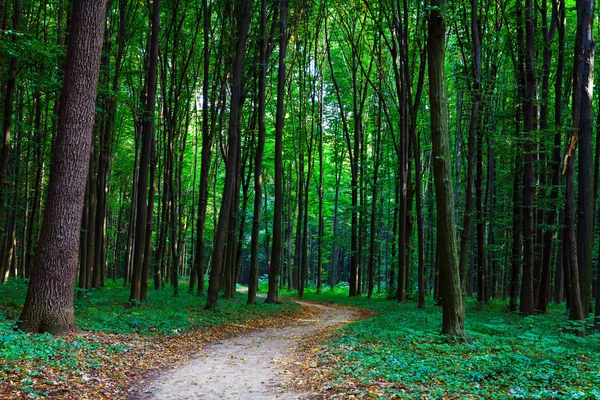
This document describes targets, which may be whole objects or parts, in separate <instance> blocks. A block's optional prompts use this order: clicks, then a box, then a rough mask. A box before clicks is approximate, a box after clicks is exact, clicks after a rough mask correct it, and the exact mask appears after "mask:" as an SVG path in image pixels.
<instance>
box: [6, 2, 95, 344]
mask: <svg viewBox="0 0 600 400" xmlns="http://www.w3.org/2000/svg"><path fill="white" fill-rule="evenodd" d="M105 9H106V2H105V1H95V0H75V1H74V2H73V11H72V15H71V32H70V38H69V46H68V49H67V63H66V68H65V78H64V89H63V95H62V99H61V107H60V112H59V120H58V121H59V122H58V131H59V134H58V136H57V138H56V142H55V144H54V153H53V155H52V166H51V171H50V183H49V187H48V197H47V200H46V211H45V215H44V222H43V224H42V231H41V234H40V241H39V245H38V250H37V253H36V260H35V265H34V269H33V271H32V276H31V282H30V284H29V289H28V291H27V298H26V300H25V305H24V307H23V313H22V314H21V317H20V318H19V322H18V326H19V328H20V329H21V330H23V331H26V332H50V333H52V334H65V333H67V332H69V331H73V330H77V329H78V328H77V322H76V321H75V313H74V310H73V285H74V283H75V275H76V271H77V250H78V247H79V233H80V232H79V229H80V226H81V216H82V211H83V203H84V195H85V182H86V178H87V173H88V171H87V170H88V161H89V154H90V148H91V144H92V126H93V122H94V114H95V102H96V87H97V84H98V71H99V67H100V53H101V49H102V34H103V31H104V17H105Z"/></svg>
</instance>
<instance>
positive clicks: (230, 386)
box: [130, 301, 358, 400]
mask: <svg viewBox="0 0 600 400" xmlns="http://www.w3.org/2000/svg"><path fill="white" fill-rule="evenodd" d="M298 303H300V304H302V305H303V306H304V307H312V308H316V309H317V310H315V311H316V313H314V314H315V315H314V316H312V317H309V318H305V319H300V320H296V321H294V322H292V323H291V324H289V325H285V326H280V327H272V328H265V329H260V330H251V331H246V332H243V333H241V334H240V335H238V336H235V337H232V338H228V339H226V340H222V341H220V342H217V343H213V344H211V345H209V346H207V347H206V348H205V349H203V350H202V351H201V352H200V353H199V354H198V356H197V358H195V359H194V360H192V361H191V362H189V363H187V364H186V365H183V366H181V367H178V368H175V369H172V370H169V371H165V372H163V373H161V374H160V375H158V376H155V377H154V378H153V379H151V380H149V381H147V382H140V385H139V387H143V391H140V392H137V393H135V394H133V395H132V396H131V397H130V398H131V399H140V400H141V399H161V400H168V399H177V400H184V399H206V400H220V399H228V400H233V399H243V400H262V399H285V400H291V399H302V398H305V397H309V396H310V393H291V392H287V391H286V389H285V386H286V384H287V383H288V382H289V381H291V379H292V378H293V377H294V374H293V373H292V372H290V371H288V370H287V369H286V367H287V365H288V364H289V363H292V362H294V361H296V358H297V356H296V355H295V354H294V351H293V350H294V348H296V347H298V346H299V345H300V344H301V343H302V342H303V340H305V339H307V338H309V337H310V336H311V335H315V334H318V333H320V332H322V331H324V330H326V329H330V328H334V327H338V326H342V325H345V324H348V323H350V322H353V321H354V320H356V319H357V318H358V312H356V311H353V310H349V309H344V308H337V307H330V306H326V305H322V304H313V303H305V302H301V301H298Z"/></svg>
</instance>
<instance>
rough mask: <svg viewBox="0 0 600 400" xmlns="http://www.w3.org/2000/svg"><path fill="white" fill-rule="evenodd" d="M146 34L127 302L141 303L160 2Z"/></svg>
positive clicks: (154, 10) (156, 1) (143, 296)
mask: <svg viewBox="0 0 600 400" xmlns="http://www.w3.org/2000/svg"><path fill="white" fill-rule="evenodd" d="M151 21H152V22H151V27H152V28H151V34H150V36H151V37H150V56H149V58H148V70H147V75H146V85H145V87H146V91H147V92H146V96H145V100H146V103H145V105H144V114H143V118H144V120H143V125H142V150H141V156H140V167H139V176H138V182H137V184H138V187H137V207H136V211H137V214H136V215H137V218H136V219H137V221H136V224H135V245H134V248H133V249H134V253H133V278H132V280H131V293H130V295H129V301H141V300H142V299H144V298H145V296H146V294H145V293H142V291H141V287H142V265H143V261H144V253H145V246H146V239H145V236H146V222H147V219H148V213H147V207H148V204H147V195H148V172H149V170H150V156H151V153H152V141H153V138H154V128H155V121H154V113H155V110H156V83H157V80H158V35H159V29H160V0H154V1H153V3H152V15H151Z"/></svg>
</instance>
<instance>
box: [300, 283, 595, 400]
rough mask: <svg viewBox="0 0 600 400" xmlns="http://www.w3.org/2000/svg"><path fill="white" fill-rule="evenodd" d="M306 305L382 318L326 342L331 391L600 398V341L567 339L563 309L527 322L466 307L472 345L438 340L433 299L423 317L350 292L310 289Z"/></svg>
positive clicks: (496, 305) (500, 309)
mask: <svg viewBox="0 0 600 400" xmlns="http://www.w3.org/2000/svg"><path fill="white" fill-rule="evenodd" d="M288 295H290V294H288ZM304 299H306V300H316V301H327V302H335V303H338V304H343V305H350V306H356V307H363V308H367V309H370V310H373V311H375V312H376V313H377V315H376V316H375V317H373V318H370V319H366V320H363V321H359V322H357V323H354V324H352V325H349V326H347V327H345V328H343V329H342V330H341V331H340V332H339V334H338V335H336V336H335V337H334V338H333V339H331V340H329V341H328V342H327V350H326V352H325V353H324V354H322V355H321V357H322V358H323V361H326V360H328V361H329V362H333V363H334V366H333V368H332V371H333V375H334V380H333V382H331V384H332V385H336V384H340V383H342V381H343V380H345V379H351V380H353V381H355V382H358V383H361V384H365V385H368V384H370V383H373V382H375V381H376V380H378V379H383V380H384V381H386V382H391V383H394V384H395V385H390V387H388V389H387V391H386V395H385V396H384V398H387V397H391V396H394V395H396V396H399V397H408V398H414V397H427V398H442V397H451V398H465V397H466V396H474V397H478V398H486V399H488V398H496V399H502V398H544V399H546V398H564V399H572V398H600V335H598V334H590V335H588V336H587V337H586V338H579V337H577V336H575V335H574V334H572V333H569V330H568V329H567V328H568V327H569V323H568V321H567V317H566V315H565V311H564V305H559V306H552V307H551V308H550V310H549V312H548V314H547V315H537V316H530V317H526V318H523V317H521V316H519V315H518V314H510V313H508V312H507V311H506V310H507V304H506V303H503V302H491V303H490V304H488V305H486V306H484V307H481V306H479V305H477V303H475V302H473V301H471V300H469V301H468V303H467V310H466V323H465V325H466V326H465V328H466V331H467V334H468V337H469V339H470V340H469V341H467V342H464V343H457V342H452V341H450V340H449V339H448V338H447V337H445V336H443V335H441V334H440V332H441V307H438V306H435V305H433V302H432V301H431V299H429V301H428V302H427V305H426V307H425V309H424V310H419V309H417V308H416V303H413V302H407V303H404V304H399V303H397V302H395V301H389V300H386V299H385V298H383V297H379V298H374V299H372V300H368V299H366V298H349V297H348V295H347V291H345V292H344V291H339V290H338V291H337V292H330V291H329V289H325V290H324V293H323V294H322V295H320V296H317V295H316V294H315V292H314V290H310V289H309V290H307V292H306V294H305V296H304ZM393 387H396V389H393ZM403 387H404V388H405V390H404V391H403V390H400V389H401V388H403ZM358 394H360V391H359V393H358ZM363 394H365V393H363Z"/></svg>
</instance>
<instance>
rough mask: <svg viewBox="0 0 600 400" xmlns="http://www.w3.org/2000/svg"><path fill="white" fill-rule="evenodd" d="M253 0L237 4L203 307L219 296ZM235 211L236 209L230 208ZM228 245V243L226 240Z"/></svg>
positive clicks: (236, 156) (211, 303)
mask: <svg viewBox="0 0 600 400" xmlns="http://www.w3.org/2000/svg"><path fill="white" fill-rule="evenodd" d="M253 4H254V1H253V0H244V1H243V2H242V3H241V4H240V7H241V10H239V12H240V16H239V26H238V38H237V47H236V53H235V61H234V64H233V71H232V88H231V100H230V101H231V103H230V110H229V139H228V142H227V145H228V147H229V151H228V152H227V168H226V175H225V188H224V189H223V196H222V198H221V209H220V211H219V222H218V225H217V230H216V232H215V248H214V249H213V258H212V265H211V271H210V281H209V286H208V298H207V301H206V307H205V308H206V309H210V308H213V307H214V306H216V305H217V303H218V300H219V297H218V296H219V289H220V285H221V283H220V280H221V267H222V263H223V259H224V257H223V256H224V253H225V242H226V237H227V232H228V228H229V215H230V214H231V211H232V208H231V205H232V204H233V199H234V197H235V194H234V188H235V187H236V184H235V182H236V175H237V173H236V164H237V162H238V151H239V146H238V144H239V143H238V142H239V132H238V123H239V120H238V118H239V112H240V109H239V106H240V98H241V96H242V74H243V71H244V60H245V56H246V41H247V39H248V30H249V26H250V19H251V16H252V5H253ZM234 212H237V211H234ZM229 245H230V246H232V245H233V244H232V243H229Z"/></svg>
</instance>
